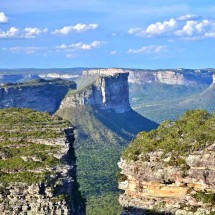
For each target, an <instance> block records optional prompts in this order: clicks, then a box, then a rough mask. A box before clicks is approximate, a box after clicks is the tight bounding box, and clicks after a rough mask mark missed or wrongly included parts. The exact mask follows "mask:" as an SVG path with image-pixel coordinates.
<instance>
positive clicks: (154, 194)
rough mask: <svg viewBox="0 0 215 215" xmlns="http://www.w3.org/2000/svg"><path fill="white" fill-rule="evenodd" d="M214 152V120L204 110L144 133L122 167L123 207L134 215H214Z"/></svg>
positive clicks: (191, 112) (129, 148) (123, 161)
mask: <svg viewBox="0 0 215 215" xmlns="http://www.w3.org/2000/svg"><path fill="white" fill-rule="evenodd" d="M214 149H215V114H213V115H210V114H209V113H208V112H207V111H204V110H190V111H187V112H186V113H185V114H184V115H183V116H182V117H181V118H180V119H178V120H177V121H175V122H171V121H164V122H163V123H162V124H161V125H160V126H159V127H158V128H157V129H156V130H153V131H150V132H148V133H146V132H141V133H139V135H138V136H137V138H136V139H134V140H133V141H132V143H131V144H130V146H129V147H128V148H127V149H126V150H125V151H124V152H123V156H122V157H123V159H121V161H120V162H119V163H118V165H119V167H120V169H121V171H120V174H119V180H118V181H119V187H120V189H122V190H124V191H125V192H124V193H123V194H121V195H120V198H119V200H120V203H121V205H122V206H123V207H124V208H125V209H126V210H128V211H129V212H132V213H131V214H136V212H135V210H137V209H140V210H142V211H145V210H150V212H151V213H149V214H154V213H153V211H156V212H158V214H159V213H162V214H190V215H200V214H201V215H206V214H210V215H212V214H214V213H215V207H214V202H215V186H214V185H215V183H214V182H215V172H214V165H215V151H214ZM152 199H153V201H152ZM125 214H127V213H125ZM129 214H130V213H129ZM144 214H145V213H144Z"/></svg>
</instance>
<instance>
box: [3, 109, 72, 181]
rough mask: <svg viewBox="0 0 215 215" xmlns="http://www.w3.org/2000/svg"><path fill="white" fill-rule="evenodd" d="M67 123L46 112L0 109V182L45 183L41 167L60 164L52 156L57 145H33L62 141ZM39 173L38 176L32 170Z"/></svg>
mask: <svg viewBox="0 0 215 215" xmlns="http://www.w3.org/2000/svg"><path fill="white" fill-rule="evenodd" d="M69 125H70V123H69V122H68V121H65V120H62V119H61V118H60V117H58V116H54V117H53V116H51V115H50V114H48V113H44V112H37V111H33V110H30V109H17V108H8V109H1V110H0V131H1V132H0V139H1V142H0V157H1V159H0V181H1V183H9V182H10V181H11V182H16V181H17V182H26V183H31V182H36V181H37V180H38V181H37V182H39V181H40V180H45V178H46V177H45V175H47V173H46V174H45V173H44V172H46V170H45V168H50V167H53V166H56V165H59V164H60V160H59V159H57V158H55V157H54V156H53V155H54V154H55V153H56V154H57V153H58V151H59V149H60V148H59V146H58V145H45V144H38V143H37V142H34V141H36V140H37V138H38V139H40V140H44V141H45V140H46V141H48V142H49V141H52V140H53V139H55V138H63V137H64V132H63V129H64V128H66V127H69ZM38 170H40V171H41V173H35V172H34V171H38Z"/></svg>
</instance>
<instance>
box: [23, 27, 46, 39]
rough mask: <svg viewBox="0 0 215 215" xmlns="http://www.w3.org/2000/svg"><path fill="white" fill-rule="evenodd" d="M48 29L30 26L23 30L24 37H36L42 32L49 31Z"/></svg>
mask: <svg viewBox="0 0 215 215" xmlns="http://www.w3.org/2000/svg"><path fill="white" fill-rule="evenodd" d="M47 32H48V29H47V28H45V29H39V28H32V27H28V28H25V29H24V30H23V37H24V38H35V37H36V36H38V35H40V34H42V33H47Z"/></svg>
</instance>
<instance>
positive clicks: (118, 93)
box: [60, 73, 131, 113]
mask: <svg viewBox="0 0 215 215" xmlns="http://www.w3.org/2000/svg"><path fill="white" fill-rule="evenodd" d="M83 105H90V106H96V107H97V108H99V109H102V110H110V111H111V110H112V111H114V112H116V113H125V112H128V111H129V110H131V108H130V104H129V87H128V73H114V74H112V75H108V76H98V78H97V79H96V80H95V81H94V82H93V83H91V84H89V85H88V86H85V87H83V88H82V89H79V90H74V91H70V92H69V93H68V94H67V95H66V97H65V99H64V100H63V101H62V102H61V105H60V109H63V108H68V107H78V106H83Z"/></svg>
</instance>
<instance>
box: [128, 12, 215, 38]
mask: <svg viewBox="0 0 215 215" xmlns="http://www.w3.org/2000/svg"><path fill="white" fill-rule="evenodd" d="M214 32H215V20H212V19H207V18H202V17H200V16H197V15H192V14H187V15H185V16H180V17H177V18H171V19H169V20H167V21H163V22H156V23H153V24H150V25H149V26H147V27H144V28H139V27H138V28H130V29H129V30H128V33H129V34H131V35H135V36H139V37H156V36H166V37H175V36H177V37H182V38H190V39H192V38H195V39H197V38H199V39H201V38H205V37H213V35H214Z"/></svg>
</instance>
